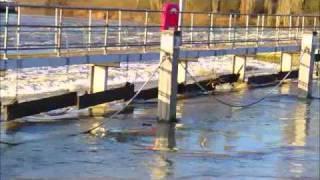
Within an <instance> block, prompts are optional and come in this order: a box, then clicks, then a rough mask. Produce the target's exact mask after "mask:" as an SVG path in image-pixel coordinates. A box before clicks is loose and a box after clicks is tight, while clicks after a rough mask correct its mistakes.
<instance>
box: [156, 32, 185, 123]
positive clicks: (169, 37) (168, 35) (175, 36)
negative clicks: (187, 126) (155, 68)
mask: <svg viewBox="0 0 320 180" xmlns="http://www.w3.org/2000/svg"><path fill="white" fill-rule="evenodd" d="M180 43H181V32H180V31H175V30H163V31H162V32H161V47H160V51H161V52H160V61H161V65H160V71H159V87H158V88H159V92H158V118H159V120H164V121H175V120H176V106H177V87H178V83H177V76H178V58H179V46H180Z"/></svg>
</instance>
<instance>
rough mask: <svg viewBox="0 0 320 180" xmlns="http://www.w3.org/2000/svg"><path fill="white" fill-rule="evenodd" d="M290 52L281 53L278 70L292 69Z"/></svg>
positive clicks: (287, 70)
mask: <svg viewBox="0 0 320 180" xmlns="http://www.w3.org/2000/svg"><path fill="white" fill-rule="evenodd" d="M292 59H293V54H292V53H285V52H282V53H281V60H280V72H289V71H291V70H292Z"/></svg>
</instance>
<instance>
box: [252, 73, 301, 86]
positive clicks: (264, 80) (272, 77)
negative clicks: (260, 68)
mask: <svg viewBox="0 0 320 180" xmlns="http://www.w3.org/2000/svg"><path fill="white" fill-rule="evenodd" d="M288 73H289V72H279V73H278V74H266V75H260V76H252V77H249V78H248V82H247V83H248V84H250V85H252V84H257V85H259V84H270V83H277V82H278V81H280V80H282V79H283V78H285V77H286V76H287V74H288ZM298 74H299V71H298V70H295V71H292V72H291V73H290V75H289V76H288V77H287V78H286V79H297V78H298Z"/></svg>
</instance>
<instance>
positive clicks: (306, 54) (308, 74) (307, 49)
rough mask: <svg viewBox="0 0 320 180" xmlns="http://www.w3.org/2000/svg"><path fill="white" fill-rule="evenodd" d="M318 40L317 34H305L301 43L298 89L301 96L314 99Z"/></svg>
mask: <svg viewBox="0 0 320 180" xmlns="http://www.w3.org/2000/svg"><path fill="white" fill-rule="evenodd" d="M316 40H317V32H313V33H305V34H303V37H302V42H301V53H302V54H301V59H300V67H299V78H298V79H299V82H298V88H299V89H300V92H301V93H300V95H301V96H304V97H307V98H310V97H312V78H313V69H314V62H315V43H316Z"/></svg>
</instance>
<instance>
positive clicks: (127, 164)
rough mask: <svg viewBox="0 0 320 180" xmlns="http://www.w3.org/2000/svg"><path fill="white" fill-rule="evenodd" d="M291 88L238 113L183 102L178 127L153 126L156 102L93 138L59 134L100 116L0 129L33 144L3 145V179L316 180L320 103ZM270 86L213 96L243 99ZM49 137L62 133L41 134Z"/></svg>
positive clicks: (213, 104) (208, 103)
mask: <svg viewBox="0 0 320 180" xmlns="http://www.w3.org/2000/svg"><path fill="white" fill-rule="evenodd" d="M296 85H297V84H295V83H293V84H291V85H284V86H282V87H281V88H280V89H279V90H277V91H276V92H274V96H272V97H270V98H267V99H266V100H265V101H263V102H262V103H260V104H258V105H256V106H253V107H252V108H248V109H242V110H239V109H231V108H228V107H226V106H224V105H221V104H219V103H218V102H217V101H215V100H214V98H212V97H208V96H201V97H196V98H190V99H185V100H181V101H179V105H178V117H179V118H180V121H179V123H178V124H165V123H157V121H156V103H152V102H151V103H147V104H136V105H134V112H133V113H132V114H131V113H129V114H122V115H119V116H117V118H116V119H114V120H107V123H106V124H105V126H104V127H103V128H102V129H99V131H98V132H96V136H89V135H81V136H75V137H68V138H66V137H65V136H63V134H66V133H71V132H75V131H79V130H81V129H86V128H88V127H92V126H94V124H95V123H97V122H98V121H100V120H105V119H106V118H100V119H99V118H90V117H88V116H85V115H84V116H82V117H79V118H76V117H71V118H68V119H65V120H63V121H59V122H56V121H55V122H47V123H23V124H20V125H18V126H16V127H15V128H11V129H10V130H8V131H7V132H6V133H4V132H3V133H2V138H5V139H11V140H14V141H29V140H30V139H33V140H35V141H33V142H29V143H26V144H23V145H20V146H15V147H9V146H6V145H1V148H0V150H1V180H2V179H4V180H6V179H19V178H20V179H273V178H277V179H293V178H297V179H318V178H319V165H320V162H319V161H320V159H319V153H320V150H319V147H320V138H319V137H320V135H319V129H320V128H319V126H320V124H319V121H320V114H319V107H320V102H319V100H303V99H299V98H297V97H296V96H295V94H296V93H297V92H296V90H297V89H296ZM316 87H317V88H318V89H319V83H317V84H316ZM268 90H270V88H263V89H255V90H244V91H241V92H237V93H227V94H221V95H219V97H220V98H223V99H225V100H228V101H233V102H234V101H241V102H246V101H251V100H254V99H256V98H259V97H261V96H262V95H263V94H264V93H266V92H267V91H268ZM279 94H283V95H282V96H278V95H279ZM284 94H287V95H284ZM288 94H289V95H288ZM317 94H319V93H317ZM84 114H85V113H84ZM38 119H41V116H38ZM2 131H3V129H2ZM48 134H50V136H51V135H52V134H59V135H61V136H58V137H55V136H54V137H53V138H50V139H42V138H46V137H47V136H48ZM39 139H42V140H39ZM155 149H162V150H163V151H156V150H155Z"/></svg>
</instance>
